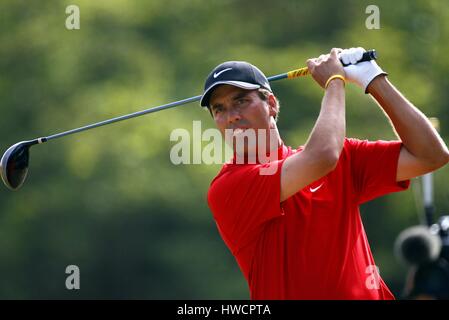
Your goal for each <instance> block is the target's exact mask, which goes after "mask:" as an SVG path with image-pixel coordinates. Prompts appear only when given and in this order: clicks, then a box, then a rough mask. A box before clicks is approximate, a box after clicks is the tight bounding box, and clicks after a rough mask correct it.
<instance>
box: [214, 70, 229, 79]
mask: <svg viewBox="0 0 449 320" xmlns="http://www.w3.org/2000/svg"><path fill="white" fill-rule="evenodd" d="M229 70H232V68H226V69H223V70H221V71H220V72H215V73H214V79H216V78H217V77H218V76H219V75H220V74H222V73H223V72H226V71H229Z"/></svg>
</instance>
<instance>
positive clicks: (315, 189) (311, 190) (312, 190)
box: [310, 182, 324, 193]
mask: <svg viewBox="0 0 449 320" xmlns="http://www.w3.org/2000/svg"><path fill="white" fill-rule="evenodd" d="M323 184H324V182H322V183H321V184H320V185H319V186H318V187H316V188H312V187H310V192H312V193H313V192H315V191H317V190H318V189H319V188H321V187H322V186H323Z"/></svg>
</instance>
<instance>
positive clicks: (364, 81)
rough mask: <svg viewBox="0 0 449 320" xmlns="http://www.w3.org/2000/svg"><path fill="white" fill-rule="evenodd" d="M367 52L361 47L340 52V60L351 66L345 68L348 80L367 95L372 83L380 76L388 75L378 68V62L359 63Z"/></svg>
mask: <svg viewBox="0 0 449 320" xmlns="http://www.w3.org/2000/svg"><path fill="white" fill-rule="evenodd" d="M365 51H366V50H365V49H363V48H360V47H359V48H351V49H344V50H343V51H341V52H340V54H339V58H340V60H341V61H343V63H344V64H350V65H349V66H346V67H344V70H345V73H346V80H348V81H349V82H353V83H355V84H356V85H358V86H359V87H361V88H362V89H363V90H364V91H365V93H367V92H366V88H367V87H368V85H369V84H370V82H371V81H373V79H374V78H375V77H377V76H378V75H381V74H385V75H387V73H386V72H385V71H383V70H382V69H381V68H380V67H379V66H378V64H377V63H376V60H370V61H364V62H359V63H357V61H358V60H360V59H362V56H363V53H364V52H365ZM356 63H357V64H356Z"/></svg>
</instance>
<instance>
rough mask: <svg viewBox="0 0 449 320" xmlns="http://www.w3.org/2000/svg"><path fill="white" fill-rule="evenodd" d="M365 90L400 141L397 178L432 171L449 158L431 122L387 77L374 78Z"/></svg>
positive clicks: (406, 177) (400, 178) (448, 153)
mask: <svg viewBox="0 0 449 320" xmlns="http://www.w3.org/2000/svg"><path fill="white" fill-rule="evenodd" d="M367 92H368V93H370V94H371V95H372V96H373V97H374V99H375V100H376V101H377V102H378V103H379V105H380V106H381V107H382V109H383V110H384V111H385V113H386V114H387V115H388V117H389V118H390V120H391V122H392V124H393V126H394V129H395V130H396V132H397V134H398V135H399V137H400V139H401V140H402V143H403V147H402V148H401V152H400V155H399V160H398V169H397V175H396V181H403V180H407V179H410V178H414V177H417V176H420V175H423V174H425V173H428V172H431V171H434V170H436V169H438V168H440V167H442V166H444V165H445V164H446V163H447V162H448V161H449V151H448V149H447V146H446V145H445V143H444V141H443V140H442V139H441V137H440V136H439V134H438V133H437V131H436V130H435V129H434V128H433V127H432V124H431V123H430V121H429V120H428V119H427V117H426V116H425V115H424V114H423V113H422V112H421V111H419V110H418V109H417V108H416V107H415V106H414V105H413V104H412V103H410V102H409V101H408V100H407V99H406V98H405V97H404V96H403V95H402V94H401V93H400V92H399V91H398V90H397V89H396V88H395V87H394V86H393V85H392V84H391V83H390V82H389V81H388V79H387V77H386V76H384V75H381V76H378V77H376V78H375V79H374V80H373V81H372V82H371V83H370V84H369V85H368V87H367Z"/></svg>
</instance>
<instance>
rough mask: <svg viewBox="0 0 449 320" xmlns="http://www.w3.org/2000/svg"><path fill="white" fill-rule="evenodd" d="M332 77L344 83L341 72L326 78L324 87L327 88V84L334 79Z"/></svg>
mask: <svg viewBox="0 0 449 320" xmlns="http://www.w3.org/2000/svg"><path fill="white" fill-rule="evenodd" d="M334 79H341V80H343V83H344V84H346V79H345V77H343V76H342V75H341V74H334V75H333V76H331V77H330V78H329V79H327V81H326V85H325V86H324V89H327V86H328V85H329V83H330V82H331V81H332V80H334Z"/></svg>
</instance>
